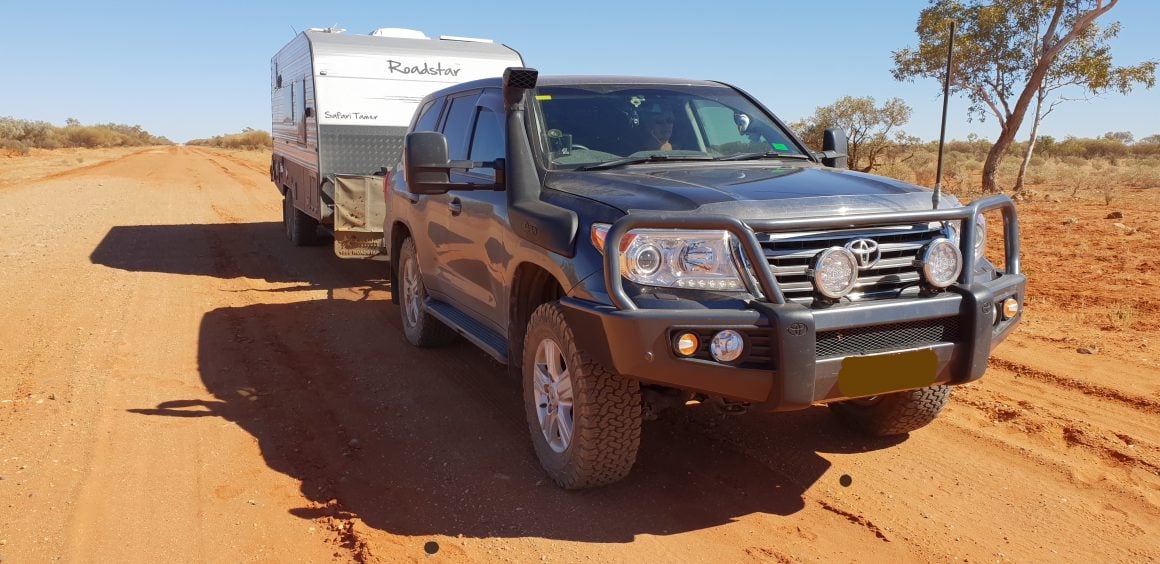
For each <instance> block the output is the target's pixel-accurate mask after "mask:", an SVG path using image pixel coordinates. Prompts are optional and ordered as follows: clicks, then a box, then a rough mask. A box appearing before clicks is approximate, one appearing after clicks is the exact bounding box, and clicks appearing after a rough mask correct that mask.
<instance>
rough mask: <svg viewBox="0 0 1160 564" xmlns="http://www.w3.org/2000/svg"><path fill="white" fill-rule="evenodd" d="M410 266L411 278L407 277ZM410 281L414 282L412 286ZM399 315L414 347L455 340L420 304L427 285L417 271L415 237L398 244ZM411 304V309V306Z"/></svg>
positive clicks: (446, 328)
mask: <svg viewBox="0 0 1160 564" xmlns="http://www.w3.org/2000/svg"><path fill="white" fill-rule="evenodd" d="M409 268H413V269H414V276H415V277H414V279H411V280H408V275H409V274H410V271H409V270H408V269H409ZM412 284H413V286H412ZM397 291H398V292H399V315H400V316H401V317H402V320H403V334H404V335H405V336H406V337H407V341H409V342H410V343H411V344H412V345H415V346H416V347H438V346H441V345H446V344H447V343H450V342H452V341H454V340H455V337H456V336H457V335H456V333H455V331H453V330H452V329H451V328H450V327H448V326H446V325H444V324H443V322H442V321H439V320H438V319H435V317H433V316H432V315H431V314H430V313H427V310H425V309H424V308H423V302H424V301H425V300H426V299H427V289H426V288H425V287H424V286H423V277H422V276H421V275H420V274H419V254H418V252H417V251H416V249H415V240H414V239H412V238H410V237H407V238H406V239H405V240H404V241H403V244H402V245H401V246H400V247H399V288H398V290H397ZM411 308H414V309H411Z"/></svg>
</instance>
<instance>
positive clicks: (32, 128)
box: [0, 117, 171, 149]
mask: <svg viewBox="0 0 1160 564" xmlns="http://www.w3.org/2000/svg"><path fill="white" fill-rule="evenodd" d="M0 142H11V143H20V144H22V145H23V146H24V147H25V148H26V149H27V148H30V147H35V148H38V149H57V148H61V147H86V148H95V147H136V146H142V145H169V144H171V142H170V141H169V140H168V139H166V138H164V137H157V136H154V135H152V134H150V133H149V132H147V131H145V130H144V129H141V126H139V125H122V124H118V123H105V124H100V125H81V124H80V122H78V121H76V120H74V119H71V118H70V119H69V120H68V124H67V125H66V126H65V127H56V126H53V125H52V124H50V123H47V122H43V121H29V120H23V119H16V118H13V117H0Z"/></svg>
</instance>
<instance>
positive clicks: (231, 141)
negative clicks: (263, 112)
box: [186, 127, 274, 150]
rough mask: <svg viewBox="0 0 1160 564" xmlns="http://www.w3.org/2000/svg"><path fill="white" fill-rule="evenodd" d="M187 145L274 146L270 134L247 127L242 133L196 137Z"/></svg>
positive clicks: (228, 147)
mask: <svg viewBox="0 0 1160 564" xmlns="http://www.w3.org/2000/svg"><path fill="white" fill-rule="evenodd" d="M186 144H187V145H197V146H202V147H220V148H222V149H246V150H257V149H269V148H271V147H273V146H274V140H273V139H272V138H271V137H270V134H269V133H267V132H265V131H262V130H260V129H250V128H248V127H247V128H246V129H244V130H242V132H241V133H234V134H230V135H217V136H215V137H211V138H209V139H194V140H192V141H188V142H186Z"/></svg>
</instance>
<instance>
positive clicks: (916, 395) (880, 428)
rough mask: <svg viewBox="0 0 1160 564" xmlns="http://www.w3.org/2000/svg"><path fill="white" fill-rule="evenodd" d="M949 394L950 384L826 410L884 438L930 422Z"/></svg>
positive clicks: (848, 401)
mask: <svg viewBox="0 0 1160 564" xmlns="http://www.w3.org/2000/svg"><path fill="white" fill-rule="evenodd" d="M950 395H951V388H950V386H930V387H928V388H919V389H917V390H910V391H908V392H897V393H893V394H884V395H880V396H874V397H872V398H863V399H856V400H847V401H841V402H837V403H831V404H830V410H831V412H832V413H834V415H836V416H838V418H839V419H841V420H842V422H843V423H845V424H846V425H847V426H849V427H851V428H853V429H854V430H856V431H859V432H862V433H866V434H867V435H873V436H876V437H888V436H891V435H903V434H906V433H909V432H911V431H913V430H915V429H919V428H922V427H925V426H926V425H928V424H929V423H930V422H932V421H934V420H935V418H937V417H938V414H939V413H941V412H942V409H943V407H944V406H945V405H946V404H947V401H948V400H949V399H950Z"/></svg>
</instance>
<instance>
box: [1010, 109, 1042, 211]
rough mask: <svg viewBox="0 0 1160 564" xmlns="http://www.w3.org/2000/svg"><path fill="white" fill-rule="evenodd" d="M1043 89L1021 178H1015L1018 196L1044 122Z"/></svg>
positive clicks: (1020, 174) (1024, 154)
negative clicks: (1040, 124)
mask: <svg viewBox="0 0 1160 564" xmlns="http://www.w3.org/2000/svg"><path fill="white" fill-rule="evenodd" d="M1043 96H1044V91H1043V87H1042V86H1041V87H1040V88H1039V92H1038V93H1037V94H1036V95H1035V117H1034V118H1033V120H1032V122H1031V138H1030V139H1028V140H1027V150H1026V151H1024V152H1023V162H1022V163H1021V164H1020V165H1019V176H1017V177H1015V188H1014V191H1015V193H1016V194H1018V193H1019V192H1022V191H1023V178H1024V177H1025V176H1027V165H1028V164H1030V163H1031V153H1033V152H1034V151H1035V141H1036V139H1037V138H1038V137H1039V122H1040V121H1043Z"/></svg>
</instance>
